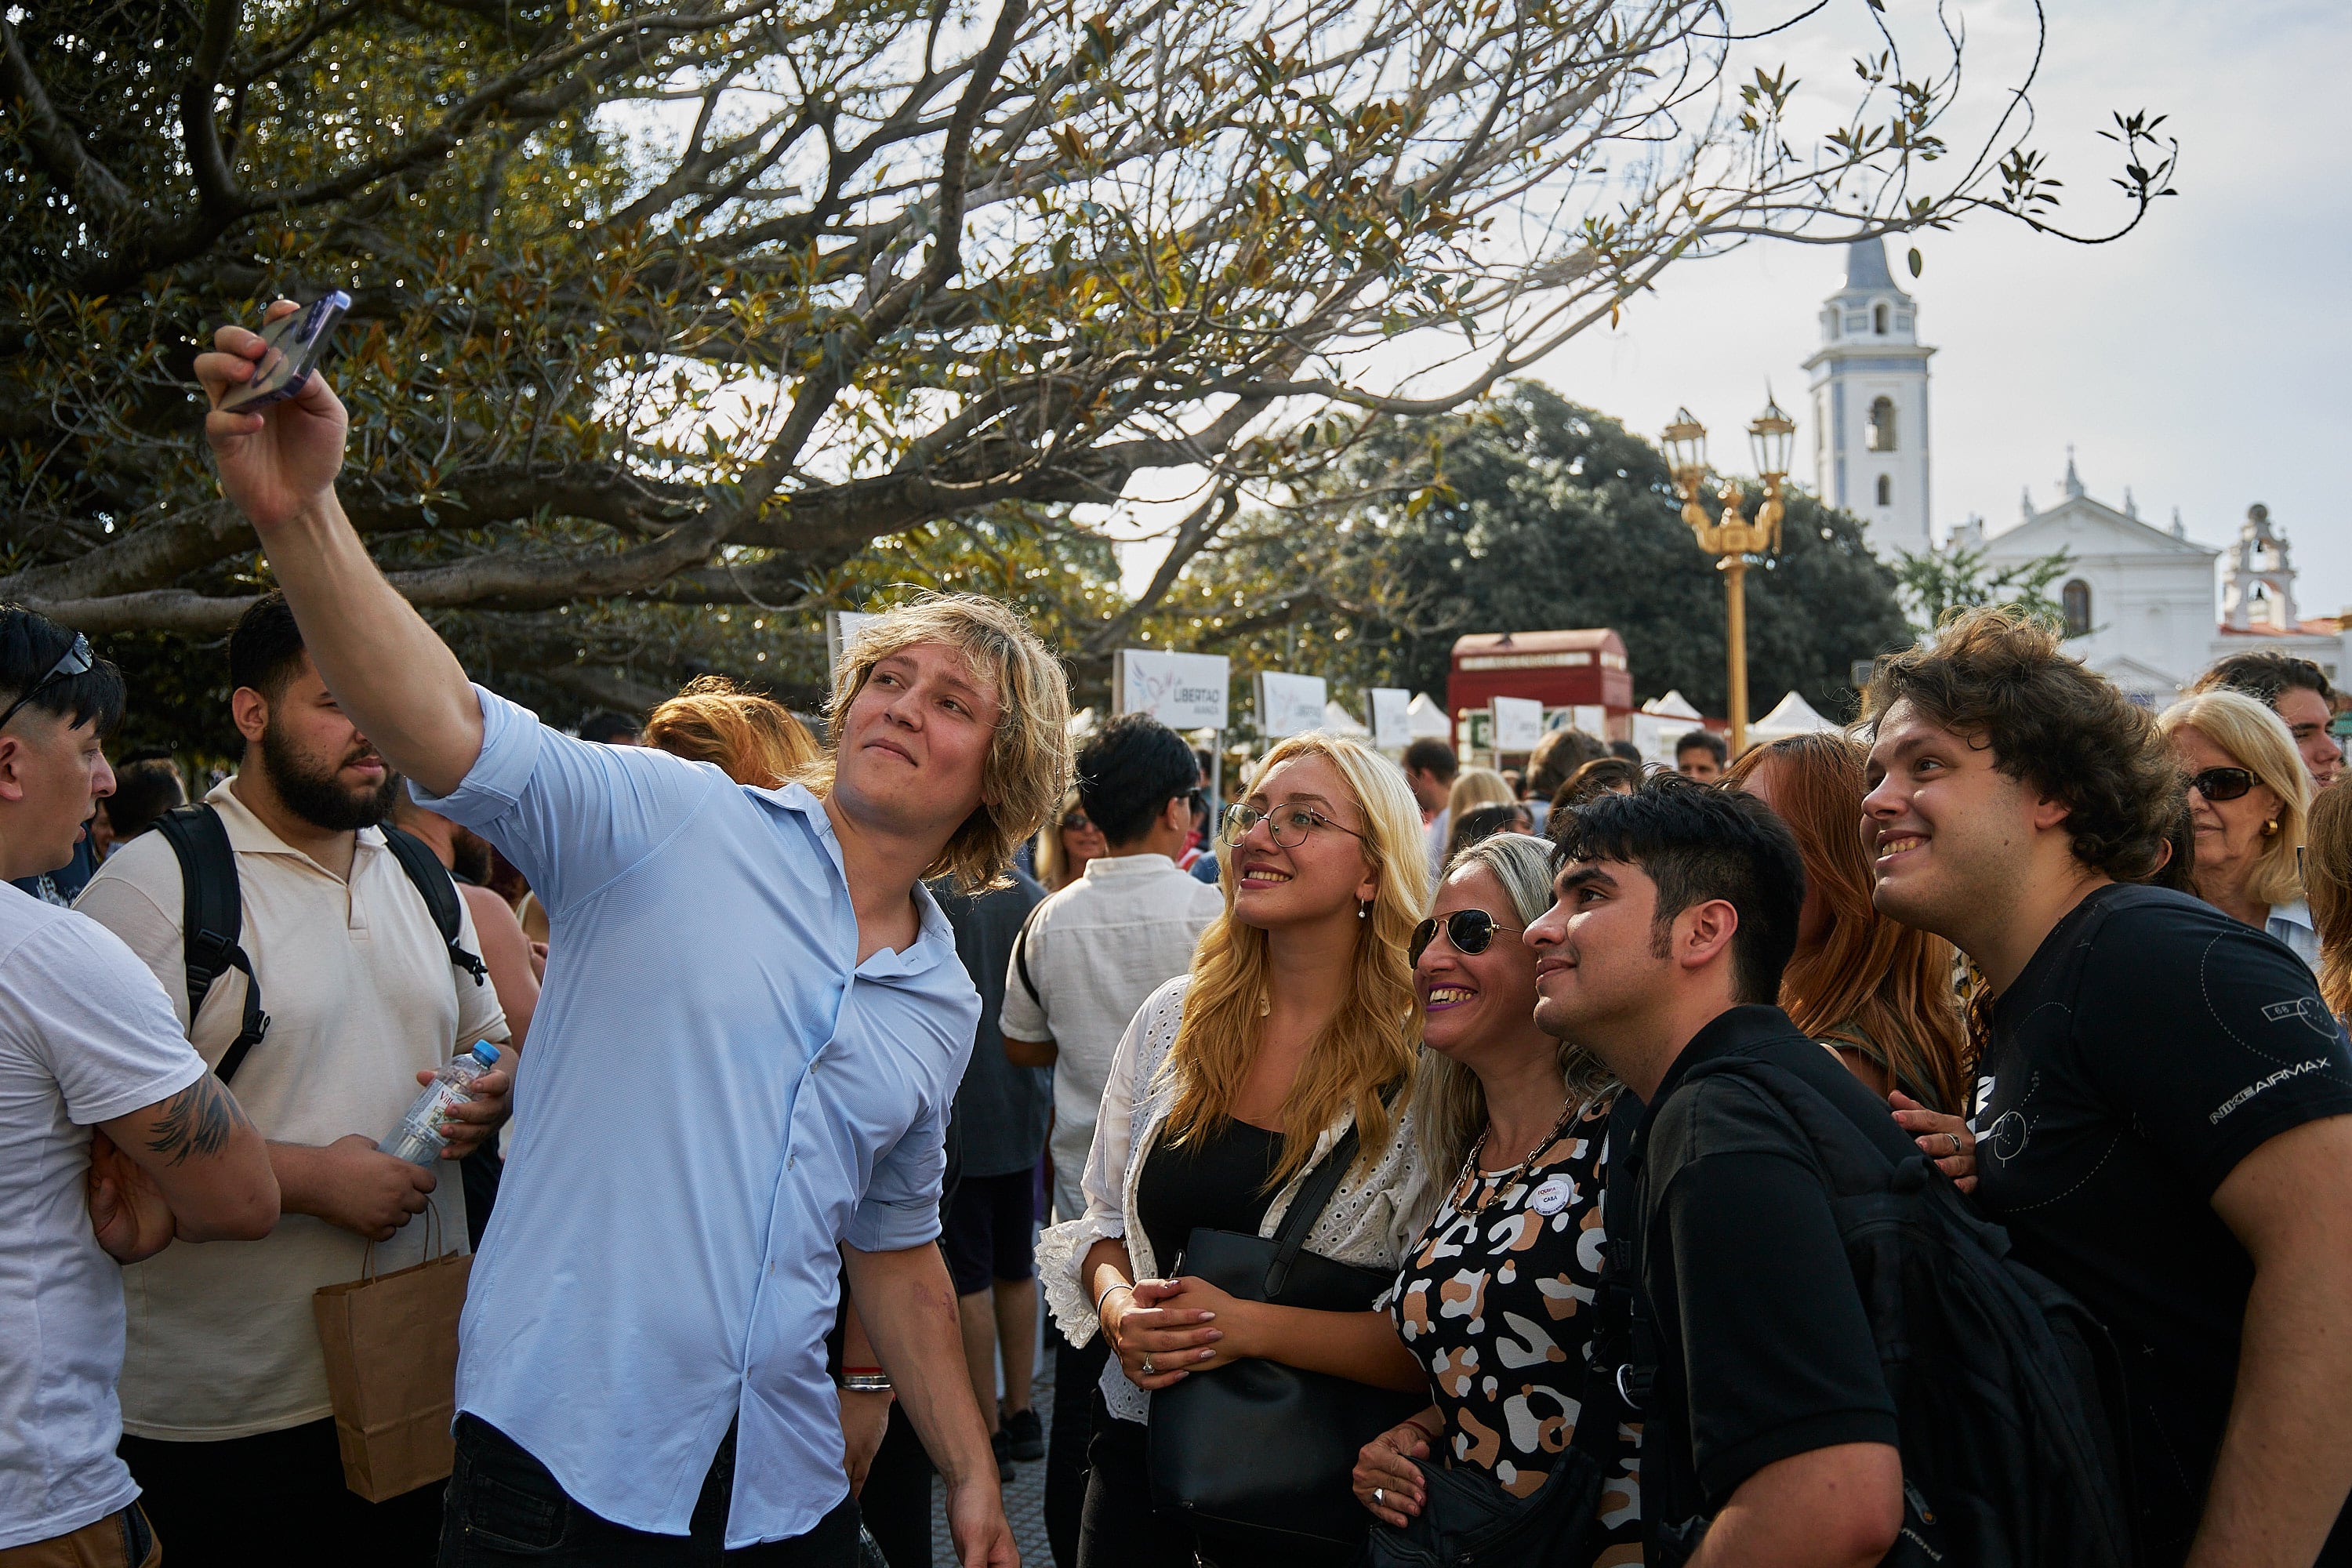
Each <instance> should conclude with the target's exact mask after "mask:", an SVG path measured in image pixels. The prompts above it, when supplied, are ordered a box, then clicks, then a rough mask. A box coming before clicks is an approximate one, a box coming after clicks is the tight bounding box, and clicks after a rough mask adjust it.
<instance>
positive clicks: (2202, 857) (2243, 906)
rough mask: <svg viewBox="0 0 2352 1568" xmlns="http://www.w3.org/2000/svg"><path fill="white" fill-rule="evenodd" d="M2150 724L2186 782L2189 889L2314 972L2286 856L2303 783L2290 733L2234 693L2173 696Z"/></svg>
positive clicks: (2313, 947) (2313, 943)
mask: <svg viewBox="0 0 2352 1568" xmlns="http://www.w3.org/2000/svg"><path fill="white" fill-rule="evenodd" d="M2156 727H2157V731H2158V733H2159V734H2161V735H2162V736H2163V737H2164V738H2165V739H2166V740H2167V741H2168V742H2171V745H2172V752H2173V755H2174V756H2175V757H2177V758H2178V759H2179V763H2180V772H2181V773H2182V775H2183V776H2184V777H2185V778H2186V779H2187V780H2188V783H2189V814H2190V816H2191V817H2192V819H2193V820H2194V821H2195V823H2196V827H2197V853H2196V879H2197V896H2198V897H2199V898H2200V899H2202V900H2205V901H2206V902H2207V903H2209V904H2210V905H2212V906H2213V907H2214V908H2215V909H2217V910H2221V912H2222V913H2223V914H2225V915H2228V916H2230V917H2231V919H2233V920H2238V921H2244V922H2245V923H2246V924H2248V925H2250V926H2252V927H2253V928H2254V929H2255V930H2256V931H2268V932H2270V933H2271V935H2273V936H2274V937H2276V938H2278V940H2279V941H2281V942H2284V943H2285V944H2286V945H2287V947H2288V948H2289V949H2291V950H2292V951H2293V952H2294V955H2295V956H2296V957H2297V958H2300V959H2302V960H2303V961H2304V963H2307V964H2309V965H2311V966H2312V968H2313V969H2315V970H2316V969H2317V968H2318V966H2319V936H2318V933H2317V932H2316V931H2314V930H2313V929H2312V924H2311V910H2309V908H2308V907H2306V906H2305V903H2304V899H2303V878H2302V876H2301V875H2300V874H2299V873H2298V872H2297V870H2296V868H2295V858H2294V852H2295V849H2296V847H2298V846H2299V845H2301V844H2302V843H2303V840H2304V827H2305V818H2306V816H2307V814H2308V812H2309V810H2310V805H2311V783H2310V776H2309V774H2307V773H2305V771H2304V766H2303V759H2302V757H2301V756H2300V755H2299V754H2297V752H2296V751H2295V749H2294V736H2293V735H2291V734H2290V733H2288V731H2287V727H2286V725H2285V724H2284V722H2283V721H2281V720H2280V718H2279V716H2278V715H2277V714H2275V713H2273V712H2272V711H2271V710H2269V709H2268V708H2265V707H2264V706H2263V704H2261V703H2260V702H2257V701H2256V700H2253V699H2252V698H2251V697H2248V696H2245V695H2243V694H2242V693H2240V692H2236V691H2207V692H2202V693H2200V694H2199V695H2198V696H2195V697H2191V698H2189V699H2187V700H2184V701H2180V702H2176V703H2174V704H2173V705H2172V706H2171V707H2169V708H2168V709H2166V710H2164V712H2163V714H2162V715H2161V716H2160V717H2159V718H2158V720H2157V721H2156Z"/></svg>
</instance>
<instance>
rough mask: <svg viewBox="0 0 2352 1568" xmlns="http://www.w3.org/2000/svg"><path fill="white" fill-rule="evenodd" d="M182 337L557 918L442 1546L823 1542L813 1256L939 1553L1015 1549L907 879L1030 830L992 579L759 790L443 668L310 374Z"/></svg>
mask: <svg viewBox="0 0 2352 1568" xmlns="http://www.w3.org/2000/svg"><path fill="white" fill-rule="evenodd" d="M295 309H296V307H295V306H294V305H293V304H292V302H290V301H286V300H280V301H278V302H277V303H275V304H273V305H272V306H270V307H269V310H268V313H267V314H268V319H270V320H278V319H283V318H284V317H285V316H286V315H287V314H289V313H290V312H291V311H293V310H295ZM214 344H215V351H214V352H213V353H205V354H201V355H199V356H198V357H197V360H196V363H195V371H196V374H197V377H198V379H199V380H200V381H201V382H202V383H203V384H204V387H205V393H206V395H207V396H208V397H209V398H210V399H211V401H212V404H213V409H212V412H211V413H210V414H209V415H207V416H206V418H205V435H206V437H207V439H208V440H209V441H210V442H211V444H212V447H213V452H214V456H215V460H216V462H217V464H218V467H219V472H220V478H221V484H222V488H223V489H224V490H226V492H227V495H228V497H229V500H231V501H232V502H233V503H234V504H235V505H236V507H237V508H238V509H239V510H241V511H243V512H244V514H245V515H246V517H247V519H248V520H249V521H251V522H252V523H253V525H254V529H255V531H256V532H257V534H258V535H259V536H260V541H261V545H262V549H263V551H264V552H265V553H266V554H267V556H268V562H269V564H270V566H271V567H272V568H273V569H274V570H275V571H276V573H277V574H278V581H279V583H281V584H283V585H284V587H285V591H286V596H287V598H288V599H289V601H290V602H291V604H292V605H293V608H294V613H295V616H296V618H297V619H298V621H299V623H300V625H301V627H302V631H303V635H304V637H305V639H306V641H307V643H308V645H309V647H310V655H311V657H312V658H313V659H315V660H316V662H317V665H318V668H319V671H320V674H321V675H322V676H324V677H325V679H326V682H327V686H328V688H329V689H331V691H332V692H333V693H334V695H335V697H336V699H337V700H338V701H339V702H340V703H341V706H342V707H343V708H344V709H345V710H348V711H349V712H350V713H351V715H352V718H353V719H354V720H355V721H357V722H358V723H359V724H360V726H361V727H362V729H364V730H365V731H366V732H367V733H368V735H369V736H370V737H371V738H372V739H373V741H374V742H375V743H376V744H377V745H378V746H379V747H381V748H382V749H383V755H384V757H385V758H386V759H387V760H389V761H390V762H391V763H393V764H394V766H396V767H397V768H399V769H400V771H401V772H402V773H405V774H406V775H407V776H408V778H409V779H410V780H411V788H412V789H413V790H414V791H415V793H416V795H417V798H418V799H419V801H420V802H421V803H422V804H424V805H427V806H430V807H431V808H432V809H434V810H436V811H437V812H439V813H441V814H442V815H443V816H446V817H448V818H450V820H452V821H454V822H458V823H462V824H464V825H465V826H468V827H471V828H473V829H474V830H475V831H477V832H478V833H480V834H481V835H482V837H485V838H487V839H488V840H489V842H490V844H491V845H492V847H495V848H497V849H498V850H499V853H501V854H503V855H505V856H506V857H507V858H508V859H509V860H510V861H512V862H513V863H514V864H515V866H516V867H517V868H518V869H520V871H521V872H522V873H523V875H524V876H525V877H527V878H528V879H530V885H531V887H532V888H533V889H535V890H536V891H537V892H538V894H539V895H540V897H541V899H542V900H544V901H545V903H546V906H547V910H548V915H549V918H550V920H551V922H552V927H553V930H554V931H555V933H556V937H557V949H556V959H555V963H553V965H552V966H551V969H550V971H549V974H548V984H547V987H546V989H545V990H544V991H543V992H542V993H541V997H540V1008H539V1012H538V1015H537V1016H536V1017H535V1018H534V1020H533V1032H534V1036H535V1037H534V1039H533V1041H532V1045H531V1052H530V1055H531V1070H530V1074H529V1075H528V1076H527V1078H526V1079H525V1080H524V1090H525V1092H524V1094H523V1099H522V1105H521V1108H520V1115H519V1116H518V1117H517V1119H516V1132H515V1138H514V1142H513V1147H512V1149H511V1151H510V1152H509V1159H508V1164H507V1171H506V1177H505V1180H504V1182H503V1184H502V1185H501V1189H500V1192H499V1218H498V1221H497V1223H496V1224H494V1225H493V1226H491V1227H490V1232H489V1234H488V1237H486V1238H485V1240H484V1247H483V1252H482V1256H481V1257H480V1258H478V1259H477V1261H476V1263H475V1266H474V1271H473V1277H472V1282H471V1287H470V1289H469V1291H468V1294H467V1302H466V1312H465V1318H464V1321H463V1323H462V1325H461V1328H460V1334H459V1352H458V1363H457V1410H458V1416H457V1464H456V1469H455V1470H454V1472H453V1473H452V1475H451V1478H450V1481H449V1487H448V1494H447V1500H446V1507H445V1511H444V1517H443V1529H442V1537H441V1562H442V1563H443V1564H445V1565H446V1568H474V1565H477V1564H503V1563H524V1562H529V1563H541V1564H551V1563H606V1562H615V1561H626V1562H629V1563H632V1564H643V1565H646V1568H655V1565H658V1564H665V1563H677V1564H684V1563H707V1562H710V1561H713V1560H715V1559H716V1558H717V1557H719V1554H720V1553H721V1552H724V1553H725V1554H726V1556H727V1560H728V1561H730V1562H733V1563H763V1564H764V1563H789V1564H793V1565H795V1568H801V1565H814V1564H820V1563H821V1564H824V1565H826V1568H847V1565H849V1564H851V1563H855V1562H856V1560H857V1555H858V1532H857V1510H856V1502H855V1501H854V1500H852V1499H851V1498H850V1496H849V1479H848V1474H847V1470H846V1468H845V1447H844V1439H843V1434H842V1427H841V1421H840V1405H839V1402H838V1399H837V1396H836V1394H835V1389H834V1386H833V1384H832V1383H831V1381H830V1380H829V1378H828V1377H827V1375H826V1369H825V1352H824V1337H825V1334H826V1332H827V1331H828V1330H829V1329H830V1327H831V1326H832V1323H833V1320H834V1316H835V1305H836V1302H837V1300H838V1294H839V1279H840V1277H841V1276H842V1274H843V1273H844V1272H845V1273H846V1276H847V1280H848V1285H849V1289H850V1290H851V1292H852V1293H853V1294H854V1296H855V1297H856V1300H857V1302H858V1307H859V1313H860V1316H861V1318H862V1320H863V1321H864V1324H865V1327H866V1332H867V1334H868V1336H869V1337H870V1339H871V1340H872V1342H873V1347H874V1350H875V1352H876V1353H877V1359H878V1361H879V1363H880V1365H881V1368H882V1373H874V1374H871V1376H873V1377H877V1378H878V1377H881V1376H883V1375H884V1374H887V1377H888V1379H889V1382H890V1383H892V1384H895V1385H896V1390H897V1393H898V1398H899V1403H900V1404H901V1405H903V1406H904V1407H905V1409H906V1410H907V1413H908V1416H909V1418H910V1419H911V1420H912V1421H913V1423H914V1425H915V1427H916V1430H917V1432H918V1434H919V1436H921V1437H922V1439H923V1442H924V1446H925V1447H926V1448H928V1449H929V1452H930V1455H931V1457H932V1458H933V1459H934V1460H936V1461H937V1463H938V1465H939V1468H940V1474H941V1475H942V1477H943V1478H945V1479H946V1481H947V1493H948V1495H947V1510H946V1511H947V1521H948V1525H949V1529H950V1533H951V1534H952V1535H953V1537H954V1539H955V1542H956V1548H957V1552H958V1554H959V1556H960V1557H961V1560H962V1563H963V1565H964V1568H1013V1563H1014V1561H1015V1557H1016V1553H1015V1552H1014V1549H1013V1537H1012V1531H1011V1530H1010V1529H1009V1527H1008V1526H1007V1525H1006V1523H1005V1520H1004V1510H1003V1500H1002V1497H1001V1495H1000V1493H999V1489H998V1485H997V1479H996V1464H995V1458H994V1455H993V1454H992V1452H991V1450H990V1447H989V1441H988V1432H987V1428H986V1426H984V1425H983V1424H982V1420H981V1415H980V1411H979V1409H978V1407H977V1406H976V1405H975V1404H974V1402H973V1399H972V1394H971V1380H970V1378H969V1377H968V1376H966V1375H965V1370H964V1364H963V1352H962V1342H961V1333H960V1331H959V1328H958V1324H957V1319H956V1308H955V1298H954V1293H953V1290H952V1288H951V1286H950V1281H949V1279H948V1273H947V1268H946V1265H945V1263H944V1262H943V1261H942V1260H941V1258H940V1249H939V1247H937V1246H936V1245H935V1243H936V1241H937V1238H938V1237H939V1233H940V1222H939V1206H940V1205H939V1201H940V1186H941V1178H942V1175H943V1174H944V1172H945V1167H946V1149H945V1139H944V1132H945V1127H946V1121H947V1116H948V1110H949V1106H950V1100H951V1099H952V1096H953V1094H954V1090H955V1086H956V1083H957V1081H958V1079H961V1076H962V1069H963V1066H964V1063H965V1061H966V1059H967V1058H968V1057H969V1054H970V1052H971V1040H972V1031H973V1027H974V1025H975V1023H976V1021H977V1019H978V1016H979V998H978V996H977V995H976V994H975V993H974V991H973V989H972V985H971V980H970V978H969V977H968V976H967V975H966V974H965V973H964V972H963V967H962V965H961V963H958V962H957V960H956V955H955V949H954V944H953V941H952V936H951V933H950V931H949V929H948V924H947V921H946V919H945V918H944V917H943V916H942V915H941V913H940V910H939V907H938V905H937V903H936V902H935V901H934V900H932V899H931V897H930V895H929V892H928V891H926V890H925V889H923V888H922V887H921V886H920V883H921V880H922V879H923V878H924V877H925V876H927V875H929V876H951V877H953V878H954V879H956V881H957V882H958V884H959V885H961V886H962V887H963V888H965V889H967V890H976V889H979V888H982V887H985V886H987V885H988V884H989V883H991V882H992V881H993V880H994V879H995V878H996V876H997V874H998V873H999V872H1000V871H1001V870H1002V869H1003V868H1004V866H1005V865H1006V864H1007V863H1009V862H1010V860H1011V859H1012V858H1013V849H1014V848H1015V847H1017V846H1018V845H1019V844H1020V843H1021V841H1022V840H1023V839H1024V838H1026V837H1029V835H1030V834H1031V833H1033V832H1034V831H1035V830H1036V829H1037V828H1038V826H1041V825H1042V824H1043V823H1044V822H1045V816H1046V813H1047V811H1048V810H1049V809H1050V807H1051V805H1052V804H1053V802H1054V801H1055V799H1057V798H1058V797H1059V795H1060V794H1061V792H1062V789H1063V787H1064V785H1065V784H1066V774H1067V769H1068V757H1069V751H1068V748H1069V737H1068V724H1069V690H1068V684H1067V680H1066V677H1065V676H1064V675H1063V673H1062V669H1061V667H1060V665H1059V663H1058V662H1057V661H1056V660H1055V658H1054V656H1053V655H1052V654H1051V653H1050V652H1049V651H1047V650H1046V649H1045V647H1044V646H1043V645H1042V644H1040V643H1039V642H1038V641H1037V639H1036V637H1035V636H1034V634H1033V633H1031V632H1030V630H1029V629H1028V627H1027V626H1026V625H1025V624H1024V623H1023V621H1022V620H1021V618H1020V617H1019V616H1017V615H1015V614H1014V613H1013V612H1012V611H1011V610H1008V609H1007V608H1005V607H1004V606H1003V605H1000V604H998V603H996V602H995V601H993V600H989V599H983V598H980V597H977V596H974V595H940V596H936V597H932V598H929V599H926V600H923V601H921V602H919V603H918V604H915V605H908V606H904V607H901V608H899V609H897V610H893V611H891V612H888V613H887V614H886V615H883V616H880V617H878V618H877V620H876V621H874V622H873V623H871V624H869V625H868V626H866V628H865V630H864V633H863V635H861V636H860V637H859V638H858V639H857V641H856V644H855V646H854V647H852V648H851V649H850V651H849V653H848V655H847V657H845V658H844V659H843V660H842V662H841V666H840V668H839V669H838V670H837V671H836V674H835V684H834V693H833V701H832V710H831V714H830V725H829V728H830V731H831V735H830V739H831V741H832V754H831V755H830V756H829V757H828V758H826V759H825V760H824V761H823V762H821V763H817V764H815V765H814V767H813V768H812V769H811V770H810V771H809V772H808V773H805V774H803V779H802V781H801V782H797V783H794V784H790V785H787V786H786V787H784V788H782V789H766V788H761V787H757V786H749V785H744V784H737V783H736V782H735V781H734V780H732V779H730V778H729V777H728V776H727V774H726V773H723V772H722V771H720V770H719V768H717V767H715V766H712V765H710V764H708V763H689V762H687V761H685V760H684V759H682V758H679V757H675V756H671V755H669V754H667V752H659V751H656V750H652V749H649V748H645V747H623V746H600V745H595V744H593V743H591V742H583V741H580V740H578V739H577V738H575V737H572V736H568V735H565V734H562V732H561V731H556V730H554V729H552V728H551V727H549V726H546V725H543V724H541V723H540V722H539V721H538V720H537V718H536V716H535V715H533V714H531V713H530V712H528V711H526V710H523V709H521V708H519V707H517V706H516V705H515V704H513V703H511V702H508V701H506V700H502V699H500V698H499V697H498V696H497V695H496V694H494V693H492V692H489V691H488V690H486V689H483V688H481V687H479V686H476V685H473V684H471V683H469V682H468V681H467V679H466V673H465V670H464V669H463V668H461V667H460V666H459V664H458V663H457V658H456V657H455V656H454V655H452V654H451V653H450V651H449V649H448V647H446V645H445V644H443V643H442V641H441V640H440V638H439V637H436V636H435V635H434V632H433V629H432V628H431V627H430V626H427V625H426V624H425V621H424V620H423V619H422V618H421V617H420V616H418V615H417V614H416V612H415V610H414V609H412V608H411V607H410V606H409V605H407V604H406V603H405V602H404V600H403V599H402V598H401V597H400V595H399V594H398V592H397V591H396V590H394V588H393V586H392V584H390V583H388V582H387V581H386V580H385V579H384V577H383V574H382V573H381V572H380V571H379V570H378V569H377V568H376V566H375V563H373V561H371V560H370V559H369V557H368V554H367V551H366V547H365V546H364V545H363V544H362V543H361V542H360V539H359V535H358V534H357V533H356V532H355V531H353V530H352V524H351V521H350V519H349V518H348V517H346V516H345V515H344V513H343V510H342V507H341V502H340V500H338V498H337V497H336V494H335V479H336V476H337V474H338V473H339V472H340V470H341V467H342V460H343V447H344V442H345V437H346V432H347V427H348V420H347V418H346V416H345V414H344V411H343V407H342V405H341V403H340V402H339V401H338V400H337V399H336V397H335V395H334V392H333V390H332V387H331V383H330V381H329V380H328V378H326V377H324V376H313V377H312V378H311V379H310V381H309V382H308V383H307V384H305V385H304V387H303V388H302V390H301V392H299V394H297V395H295V396H293V397H291V398H289V399H288V400H286V401H284V402H281V403H277V404H273V405H268V408H267V409H266V410H265V411H263V412H259V413H242V412H229V411H225V410H223V409H222V408H221V407H220V406H219V404H220V399H221V397H222V396H223V395H224V394H226V392H227V391H228V389H229V388H230V387H232V386H236V385H241V384H245V383H246V382H247V381H248V380H250V378H251V377H252V375H253V373H254V367H255V364H256V363H257V361H258V360H259V359H260V357H261V355H262V354H263V353H264V344H263V341H262V339H261V337H260V335H259V334H258V333H257V332H255V331H250V330H248V329H247V328H245V327H241V326H229V327H224V328H222V329H220V331H217V332H216V333H215V337H214ZM862 1375H863V1374H862ZM860 1385H861V1386H867V1385H868V1384H865V1383H863V1382H861V1384H860Z"/></svg>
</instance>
